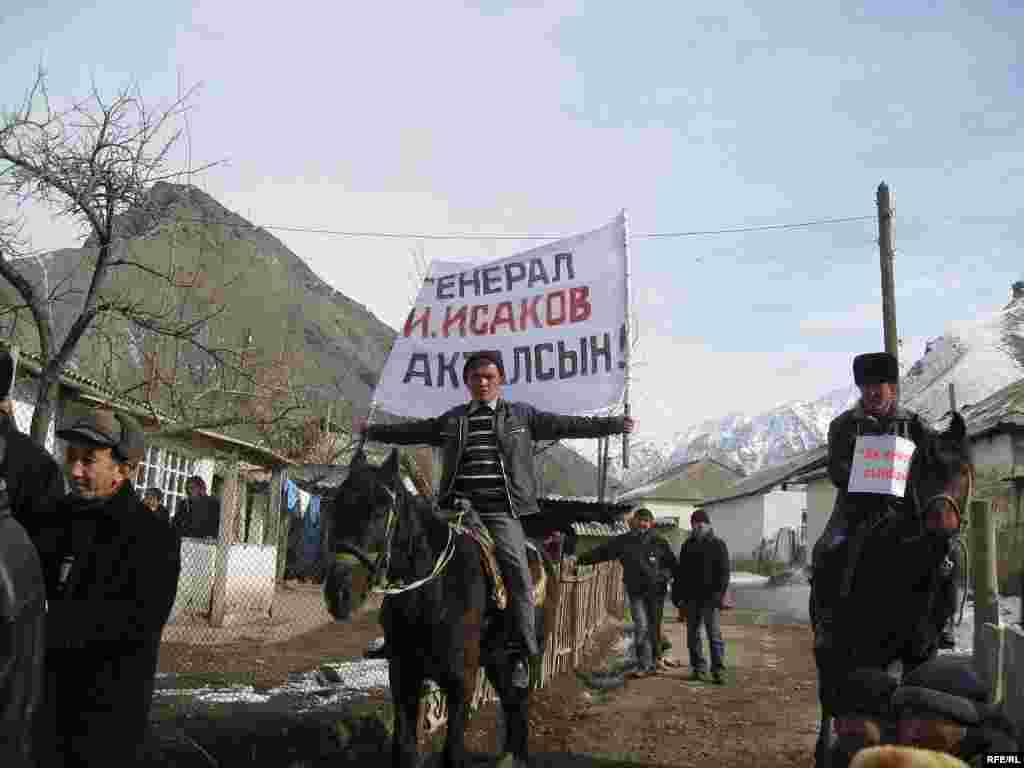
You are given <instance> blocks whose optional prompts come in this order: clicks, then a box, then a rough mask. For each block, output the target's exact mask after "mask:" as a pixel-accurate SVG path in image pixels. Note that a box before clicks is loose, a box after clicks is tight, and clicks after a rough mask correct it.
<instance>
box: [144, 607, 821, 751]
mask: <svg viewBox="0 0 1024 768" xmlns="http://www.w3.org/2000/svg"><path fill="white" fill-rule="evenodd" d="M674 616H675V611H674V610H673V611H671V612H669V615H668V616H667V617H666V619H667V623H666V624H665V626H664V630H665V634H666V635H667V636H668V637H669V639H670V640H671V641H672V643H673V646H674V647H673V649H672V651H670V652H669V657H670V658H674V659H677V660H680V661H681V662H682V666H681V667H678V668H676V669H672V670H670V671H667V672H665V673H662V674H661V675H659V676H657V677H652V678H646V679H642V680H635V681H628V682H627V683H626V684H625V685H624V686H623V687H620V688H618V689H615V690H612V691H598V690H594V689H592V688H589V687H588V686H587V685H586V683H585V681H584V680H583V679H581V676H577V675H572V674H567V675H563V676H561V677H559V678H557V679H556V680H554V681H552V683H551V684H550V685H549V686H548V687H547V688H546V689H544V690H541V691H536V692H535V693H534V695H533V701H532V713H531V714H532V717H531V719H532V723H533V724H532V727H531V737H530V743H531V750H532V752H533V755H534V761H533V765H534V767H535V768H611V766H621V767H622V768H653V767H654V766H659V767H660V766H666V767H667V766H673V767H674V768H686V767H687V766H694V767H696V766H700V767H701V768H710V767H712V766H714V767H717V766H737V768H753V767H754V766H756V767H757V768H782V767H783V766H787V767H788V766H792V767H794V768H795V767H797V766H799V767H800V768H805V767H807V766H810V765H811V763H812V761H811V754H812V750H813V745H814V739H815V733H816V731H815V729H816V725H817V717H818V712H817V697H816V691H815V680H814V670H813V662H812V659H811V648H810V644H811V634H810V629H809V628H808V627H807V626H806V625H791V624H777V623H768V621H767V619H768V616H766V614H765V613H764V612H760V611H753V610H735V611H730V612H726V613H725V614H724V615H723V634H724V637H725V642H726V663H727V666H728V668H729V673H728V678H729V679H728V684H727V685H725V686H715V685H712V684H710V683H692V682H689V681H688V680H687V677H688V674H689V669H688V666H687V663H688V660H687V652H686V640H685V626H684V625H682V624H680V623H678V622H677V621H676V620H675V618H674ZM624 626H625V625H624V624H623V623H622V622H612V623H611V624H609V626H608V627H607V628H606V629H605V630H603V631H602V632H600V633H599V635H598V639H597V642H596V644H595V647H594V648H593V649H591V652H590V653H589V654H588V657H587V659H586V660H585V662H584V666H583V668H582V669H581V670H580V671H581V672H594V671H607V670H608V669H609V668H610V667H612V666H613V665H614V664H615V663H616V662H617V661H620V660H621V659H620V657H619V654H617V653H615V652H614V649H613V647H614V645H615V643H616V641H620V640H621V638H622V634H623V627H624ZM378 633H379V627H378V626H377V624H376V617H375V616H374V615H373V614H368V615H365V616H361V617H360V618H359V619H358V620H357V621H356V622H355V623H354V624H352V625H348V626H344V625H329V626H325V627H322V628H321V629H319V630H316V631H314V632H310V633H307V634H304V635H302V636H300V637H296V638H293V639H291V640H288V641H285V642H282V643H275V644H273V645H263V646H257V645H256V644H255V643H239V644H237V645H235V646H234V647H232V648H230V649H228V648H224V647H221V648H217V649H213V648H187V647H182V646H165V647H164V648H163V649H162V652H161V669H162V670H164V671H168V672H171V671H173V672H177V673H178V674H179V675H183V676H184V677H186V678H188V677H197V678H200V679H203V678H206V679H207V680H208V682H210V683H213V682H214V680H211V679H209V678H211V677H212V678H214V679H216V678H219V677H221V676H223V677H224V678H230V679H232V680H235V681H237V680H238V679H239V676H241V678H242V679H245V680H246V681H247V682H249V684H251V685H254V686H255V687H256V688H257V689H259V688H262V687H272V686H274V685H279V684H280V683H281V682H282V681H283V679H284V678H286V677H287V676H288V675H289V674H290V673H295V672H301V671H306V670H310V669H315V668H316V667H317V665H318V664H320V663H321V662H323V661H325V660H327V659H333V660H341V659H346V658H348V659H351V658H354V657H358V656H359V655H360V654H361V652H362V650H363V649H364V648H365V647H366V643H367V641H368V640H369V639H372V638H373V637H374V636H376V635H377V634H378ZM374 700H377V701H380V702H381V704H383V703H384V701H385V700H386V694H375V695H371V696H370V697H369V700H367V701H366V702H365V703H367V704H370V703H372V701H374ZM314 715H315V712H308V711H307V714H304V715H303V714H293V715H292V716H290V717H289V718H288V721H287V722H286V723H285V725H287V728H288V732H289V733H291V734H293V736H291V737H289V738H294V739H296V740H297V741H296V742H295V743H294V744H291V745H288V746H287V752H288V753H290V754H292V755H294V756H295V757H299V756H300V755H305V757H304V759H302V760H299V761H298V762H294V763H293V762H291V761H292V760H294V758H291V759H290V760H288V761H285V762H284V763H279V758H277V757H275V758H274V759H272V760H270V762H264V761H263V760H260V759H256V760H251V759H247V760H246V761H245V764H249V765H267V766H270V765H275V766H276V765H279V764H280V765H281V766H282V768H283V766H287V765H290V764H295V765H302V766H313V765H337V764H340V763H339V762H338V753H337V752H336V751H335V750H334V749H327V748H326V747H325V748H323V749H321V748H317V747H316V746H315V743H316V742H317V741H318V740H319V739H321V738H322V734H321V735H320V736H317V735H316V734H317V733H319V732H320V731H324V732H326V731H325V730H324V729H325V728H326V729H328V730H329V726H330V723H329V722H328V721H330V719H331V718H332V717H334V716H335V715H333V714H332V713H331V712H329V711H326V708H325V711H324V712H323V713H322V717H321V716H314ZM189 717H190V719H189V720H188V721H187V722H189V723H192V724H193V726H198V725H199V723H198V722H197V721H196V720H195V719H194V718H196V717H198V718H199V719H200V720H202V719H206V718H205V717H204V715H202V714H198V713H193V714H191V715H190V716H189ZM223 717H224V715H223V714H218V715H217V718H218V722H217V724H216V725H215V727H214V728H213V730H208V729H207V730H206V731H205V732H202V733H200V732H197V733H195V734H194V736H195V739H196V740H197V741H201V742H202V743H204V744H205V745H206V748H207V749H208V750H209V751H211V753H214V754H216V753H217V752H221V749H222V745H221V743H220V742H226V741H227V740H230V741H232V742H234V741H238V739H239V738H242V737H239V736H231V737H230V738H229V739H228V738H227V737H228V732H229V731H233V730H234V728H235V727H238V728H241V729H244V730H245V732H246V733H248V734H249V735H247V736H245V737H244V740H250V741H251V740H253V739H254V738H255V737H254V736H253V734H254V733H263V734H265V735H266V734H268V733H270V732H273V731H276V732H277V733H278V734H281V733H282V732H283V729H281V728H278V725H280V724H277V723H276V721H275V724H274V725H272V724H271V723H270V722H269V721H268V722H261V724H260V725H258V726H253V725H252V724H249V725H246V724H245V723H246V722H247V721H248V720H250V719H253V718H254V717H255V712H254V713H253V714H251V715H246V714H244V712H243V711H238V712H237V713H236V714H235V715H233V716H232V717H231V718H230V720H231V723H232V724H231V725H229V722H228V721H227V720H224V719H221V718H223ZM260 717H267V715H260ZM321 719H323V720H324V724H323V726H322V727H320V728H319V731H316V730H315V729H314V730H307V731H303V729H298V728H296V725H295V723H296V722H298V723H300V724H302V723H304V724H305V725H304V726H303V728H312V727H313V726H314V722H313V721H315V720H316V721H318V720H321ZM177 720H178V724H179V725H180V723H181V722H182V721H181V720H180V718H177ZM236 721H237V722H236ZM254 722H255V721H254ZM282 722H284V721H282ZM211 725H212V723H211ZM191 729H192V726H190V727H189V730H191ZM254 729H255V730H254ZM303 733H305V735H302V734H303ZM495 733H496V716H495V709H494V707H493V705H492V706H489V707H487V708H485V709H484V710H483V711H481V712H479V713H478V714H477V715H476V717H475V718H474V719H473V721H472V723H471V724H470V727H469V731H468V733H467V739H468V743H469V747H470V748H471V749H472V750H473V752H474V753H475V759H474V761H473V763H474V766H478V765H480V766H482V765H493V764H494V757H493V755H494V753H495V751H496V737H495ZM207 737H209V738H210V740H209V741H207V740H206V739H207ZM281 739H282V737H281V736H280V735H279V736H278V737H277V738H275V739H272V740H271V741H272V750H273V752H275V753H277V754H278V755H280V754H281V752H280V751H279V750H282V749H284V745H282V744H281V743H280V740H281ZM311 740H312V741H311ZM434 741H435V742H437V739H436V738H435V740H434ZM425 746H427V747H429V745H426V744H425ZM267 748H268V749H270V748H271V744H270V742H268V746H267ZM223 749H225V750H226V749H227V746H226V744H225V746H223ZM253 750H254V752H255V746H254V747H253ZM260 750H261V752H260V757H262V756H263V752H262V750H264V746H263V745H262V744H261V746H260ZM330 755H334V757H330ZM217 756H218V757H220V758H221V760H222V762H221V765H233V764H235V763H234V759H233V758H234V755H233V754H232V756H231V757H229V756H228V754H227V753H226V752H221V754H219V755H217ZM225 758H226V759H225ZM267 759H270V754H269V752H268V754H267ZM387 763H388V761H387V760H386V759H385V758H383V756H382V758H381V762H380V765H386V764H387ZM168 764H170V765H178V766H185V765H189V763H187V762H178V761H175V762H172V763H168ZM200 764H201V763H200ZM240 764H241V763H240ZM359 764H360V765H366V766H373V765H376V764H377V761H376V760H375V758H371V757H369V756H367V755H364V756H362V757H361V759H360V760H359ZM433 764H434V761H433V760H431V761H429V762H428V765H433Z"/></svg>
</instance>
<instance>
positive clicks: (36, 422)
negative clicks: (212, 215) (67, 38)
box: [0, 70, 306, 443]
mask: <svg viewBox="0 0 1024 768" xmlns="http://www.w3.org/2000/svg"><path fill="white" fill-rule="evenodd" d="M195 91H196V88H195V87H193V88H190V89H188V90H186V91H184V92H183V93H182V94H181V95H180V96H179V97H178V98H177V99H176V100H175V101H174V102H173V103H172V104H171V105H170V106H168V107H164V108H160V109H151V108H150V107H149V106H148V105H147V104H146V102H145V101H144V100H143V98H142V95H141V93H140V92H139V89H138V88H137V87H135V86H130V87H126V88H122V89H121V90H119V91H117V92H116V93H115V94H114V96H113V97H112V98H111V99H109V100H108V99H106V98H105V97H104V96H103V95H102V94H101V93H100V91H99V89H98V88H96V87H95V86H94V87H93V88H92V90H91V93H90V94H89V96H88V97H87V98H86V99H84V100H82V101H79V102H75V103H73V104H72V105H71V106H70V107H68V108H66V109H61V110H57V109H55V108H54V107H53V105H52V104H51V101H50V98H49V95H48V93H47V88H46V73H45V72H44V71H42V70H40V72H39V73H38V75H37V77H36V80H35V82H34V84H33V85H32V87H31V88H30V89H29V90H28V93H27V94H26V97H25V99H24V102H23V103H22V105H21V106H20V107H19V108H18V109H15V110H13V111H9V112H6V113H4V114H3V115H2V116H0V189H2V191H3V193H4V194H5V195H7V197H8V198H9V199H11V200H13V201H16V202H17V204H18V205H19V206H20V205H24V204H35V205H46V206H49V207H50V209H51V210H53V211H54V212H55V214H56V215H57V216H58V217H63V218H66V219H70V220H71V221H74V222H76V223H77V224H79V225H80V226H81V228H82V230H83V235H84V236H85V248H84V249H82V251H81V253H82V255H81V257H80V260H79V263H78V264H77V266H76V267H75V268H74V270H73V273H72V274H65V275H63V277H60V278H59V279H55V280H50V279H49V276H48V273H47V265H46V263H45V260H44V259H41V258H39V256H38V254H35V253H34V252H33V251H32V250H31V249H30V244H29V243H28V241H27V239H26V238H25V237H24V235H23V225H22V222H21V221H19V220H17V219H9V218H8V219H6V220H0V277H2V278H3V279H4V281H6V283H8V284H9V286H10V287H11V288H13V293H14V296H15V300H14V301H13V302H3V303H5V304H6V305H7V306H0V313H13V314H15V316H17V314H18V313H20V312H23V311H27V313H28V315H29V316H30V317H31V320H32V326H33V330H34V333H33V334H31V336H30V339H29V342H30V344H31V343H32V342H34V343H35V344H36V345H37V349H36V350H34V351H37V354H38V355H39V357H40V359H41V360H42V361H43V366H42V373H41V376H40V379H39V385H38V391H37V394H36V407H35V413H34V414H33V418H32V428H31V434H32V437H33V439H35V440H36V441H37V442H40V443H42V442H43V440H44V439H45V436H46V431H47V426H48V424H49V422H50V420H51V418H52V414H53V408H54V402H55V400H56V395H57V382H58V381H59V379H60V376H61V374H62V373H63V372H65V371H66V370H67V369H68V367H69V366H74V365H75V364H76V357H83V358H85V359H88V360H89V364H90V373H94V372H96V371H97V370H98V371H99V375H98V379H99V380H100V381H101V383H105V384H107V385H108V386H109V387H110V388H112V389H114V390H115V391H118V392H119V393H120V394H122V395H131V396H133V397H134V398H136V399H138V400H142V401H143V402H144V403H145V404H146V406H147V408H148V409H149V411H150V415H151V416H152V419H153V420H154V421H156V422H157V423H158V424H160V426H161V431H165V432H176V431H183V432H187V431H190V430H193V429H196V428H207V429H217V428H226V427H230V426H234V425H239V424H249V425H254V426H255V428H256V429H257V430H258V432H259V433H260V434H262V435H263V436H265V437H268V438H269V437H275V438H279V439H280V440H282V441H283V442H284V443H287V442H288V441H289V440H293V439H294V438H293V437H291V436H290V435H291V434H292V433H293V432H294V430H295V429H296V427H297V425H298V423H299V422H298V421H297V418H298V416H297V414H298V413H299V412H300V411H301V410H302V409H303V407H304V406H305V405H306V403H305V402H304V399H303V397H302V396H301V394H300V388H298V387H297V386H296V385H295V383H294V382H293V381H292V376H293V372H294V371H295V370H298V368H297V366H296V361H294V360H290V359H288V358H287V356H286V355H284V354H283V353H282V354H279V355H276V356H267V355H263V354H261V353H260V352H259V350H258V349H256V348H255V347H254V346H253V345H252V343H251V340H248V341H247V340H244V339H243V340H242V341H241V343H239V340H238V339H223V338H220V337H217V336H216V334H214V333H212V332H211V329H213V328H215V327H217V321H218V319H219V318H221V317H222V315H224V314H225V312H226V310H227V299H228V297H229V296H230V293H231V289H232V284H233V281H234V280H235V279H237V277H238V276H234V277H229V278H226V279H222V280H221V281H220V282H219V283H218V284H215V283H214V281H212V280H211V278H210V274H209V272H208V270H206V269H204V267H203V263H202V262H203V260H204V259H206V260H207V261H208V260H209V259H216V258H218V252H217V244H216V243H215V242H211V243H210V244H209V245H207V246H206V249H205V253H204V245H203V243H204V239H210V240H214V239H215V238H214V236H213V235H211V234H210V233H211V231H212V230H214V229H216V228H217V227H216V225H218V224H221V222H204V221H202V220H200V221H199V226H193V225H194V224H195V222H194V220H191V219H188V218H185V219H181V218H180V217H179V216H178V214H177V209H176V206H175V199H176V198H175V194H176V193H177V192H178V191H180V190H181V189H184V190H185V191H186V192H188V191H189V190H191V189H192V188H191V187H190V186H185V187H178V186H174V185H172V184H167V183H165V182H174V181H177V180H182V179H190V178H191V174H193V173H197V172H201V171H203V170H206V169H207V168H209V167H211V166H212V165H213V164H212V163H211V164H208V165H205V166H201V167H198V168H192V167H187V168H184V169H179V168H175V167H174V165H173V163H172V160H171V152H172V150H173V149H174V148H175V146H176V145H177V144H178V142H179V140H180V139H181V137H182V136H183V133H184V131H187V120H186V113H187V110H188V105H189V102H190V100H191V99H192V98H193V96H194V94H195ZM189 154H191V152H189ZM158 193H159V194H158ZM206 224H209V225H210V226H208V227H207V226H205V225H206ZM186 230H187V231H188V233H189V234H188V235H186V237H187V238H189V239H190V242H191V243H192V244H193V245H194V244H195V242H196V240H197V239H198V242H199V246H198V250H199V254H200V256H199V257H196V258H193V260H192V263H189V262H188V258H186V257H183V256H182V255H181V252H180V251H179V250H176V247H175V242H176V237H177V235H178V234H179V232H180V231H186ZM154 239H160V240H161V242H163V243H166V244H167V245H165V246H164V248H163V250H162V251H160V254H161V255H157V254H156V253H155V251H154V249H153V248H151V247H149V246H148V245H147V241H153V240H154ZM33 255H35V256H36V257H37V258H36V261H37V262H38V268H39V269H40V270H41V272H42V276H43V279H42V280H39V279H35V280H33V279H31V269H32V268H33V265H32V264H31V263H30V262H31V260H30V259H28V258H27V257H29V256H33ZM243 271H244V270H243ZM55 308H59V310H60V314H61V317H60V319H59V321H58V320H56V319H55V312H54V309H55ZM58 326H59V327H58ZM83 343H87V345H88V346H87V347H83V346H82V345H83ZM83 352H87V353H88V354H87V355H84V354H82V353H83ZM126 369H127V370H134V371H137V372H138V375H137V376H134V377H126V376H125V375H124V373H125V370H126ZM126 378H134V380H132V381H126Z"/></svg>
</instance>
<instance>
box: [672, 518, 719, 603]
mask: <svg viewBox="0 0 1024 768" xmlns="http://www.w3.org/2000/svg"><path fill="white" fill-rule="evenodd" d="M728 588H729V548H728V547H726V545H725V542H724V541H722V539H720V538H718V537H717V536H715V533H714V531H709V532H708V533H706V534H704V535H703V536H694V535H691V536H689V537H688V538H687V539H686V541H684V542H683V546H681V547H680V548H679V565H678V566H677V567H676V571H675V576H674V578H673V580H672V602H673V603H675V604H676V605H679V604H680V603H683V602H686V601H690V600H701V601H704V600H707V601H710V602H720V601H721V598H722V594H723V593H724V592H725V590H726V589H728Z"/></svg>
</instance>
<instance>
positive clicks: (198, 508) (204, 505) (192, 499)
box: [172, 475, 220, 539]
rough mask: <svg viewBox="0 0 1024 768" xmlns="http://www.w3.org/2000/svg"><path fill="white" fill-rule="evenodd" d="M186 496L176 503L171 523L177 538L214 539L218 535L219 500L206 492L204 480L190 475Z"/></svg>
mask: <svg viewBox="0 0 1024 768" xmlns="http://www.w3.org/2000/svg"><path fill="white" fill-rule="evenodd" d="M186 491H187V492H188V496H187V497H186V498H184V499H183V500H182V501H180V502H179V503H178V509H177V511H176V512H175V513H174V519H173V520H172V525H173V526H174V530H175V531H176V532H177V534H178V537H179V538H186V537H187V538H192V539H216V538H217V537H218V536H219V535H220V500H219V499H217V497H216V496H210V495H208V494H207V492H206V481H205V480H203V478H201V477H200V476H199V475H192V477H190V478H189V479H188V483H187V484H186Z"/></svg>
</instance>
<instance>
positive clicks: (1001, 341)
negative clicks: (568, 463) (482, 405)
mask: <svg viewBox="0 0 1024 768" xmlns="http://www.w3.org/2000/svg"><path fill="white" fill-rule="evenodd" d="M1012 291H1013V293H1012V298H1011V300H1010V302H1009V303H1008V304H1007V305H1006V306H1005V307H1003V308H1002V309H999V310H997V311H995V312H993V313H991V314H990V315H988V316H985V317H981V318H978V319H977V320H976V321H974V322H972V323H961V324H955V325H951V326H950V327H949V328H948V329H947V331H946V332H945V333H944V334H943V335H942V336H939V337H938V338H935V339H933V340H931V341H930V342H928V344H927V345H926V347H925V354H924V355H923V356H922V357H921V358H920V359H919V360H917V361H916V362H915V363H913V365H911V366H910V367H909V368H904V370H905V373H904V375H903V378H902V379H901V382H900V401H901V403H903V404H904V405H906V406H907V407H909V408H911V409H913V410H915V411H917V412H918V413H920V414H921V415H922V416H923V417H924V418H925V419H926V420H928V421H932V422H935V421H940V420H941V419H943V417H945V416H946V415H947V414H948V412H949V384H950V383H952V384H953V387H954V392H955V395H956V402H957V407H958V408H963V407H964V406H968V405H971V404H972V403H977V402H978V401H980V400H983V399H984V398H986V397H988V396H989V395H991V394H993V393H994V392H996V391H998V390H1000V389H1002V388H1003V387H1005V386H1007V385H1008V384H1012V383H1013V382H1015V381H1017V380H1019V379H1021V378H1022V377H1024V282H1018V283H1014V285H1013V289H1012ZM858 396H859V393H858V391H857V388H856V387H855V386H853V385H852V384H851V385H850V386H849V387H846V388H842V389H837V390H834V391H832V392H828V393H826V394H825V395H823V396H822V397H820V398H818V399H817V400H813V401H810V402H804V401H794V402H790V403H784V404H783V405H780V406H777V407H776V408H772V409H771V410H768V411H763V412H761V413H757V414H753V415H750V414H745V413H743V412H740V411H738V412H734V413H730V414H727V415H725V416H723V417H720V418H717V419H709V420H707V421H704V422H701V423H700V424H696V425H693V426H691V427H688V428H686V429H684V430H682V431H680V432H678V433H676V435H675V436H674V438H673V439H672V440H670V441H667V442H665V443H662V444H659V443H656V442H654V441H650V440H643V439H634V441H633V443H632V445H631V447H630V468H629V469H628V470H623V469H622V467H621V462H619V461H618V460H615V461H612V462H611V465H610V470H611V472H612V474H613V475H615V476H616V478H617V479H618V481H619V482H621V483H622V484H623V485H624V486H625V487H627V488H630V487H635V486H637V485H640V484H642V483H643V482H645V481H646V480H648V479H649V478H651V477H654V476H655V475H657V474H658V473H660V472H662V471H663V470H665V469H667V468H668V467H670V466H673V465H676V464H680V463H683V462H686V461H691V460H693V459H697V458H702V457H708V456H710V457H712V458H715V459H717V460H719V461H723V462H725V463H729V464H732V465H734V466H738V467H741V468H742V469H743V470H744V471H745V472H746V473H748V474H750V473H753V472H757V471H759V470H761V469H765V468H766V467H770V466H773V465H775V464H780V463H782V462H784V461H786V460H787V459H789V458H791V457H792V456H795V455H797V454H799V453H803V452H804V451H807V450H810V449H811V448H816V447H817V446H819V445H821V444H823V443H824V442H826V441H827V439H828V425H829V422H831V421H832V419H833V418H835V417H836V416H837V415H838V414H839V413H841V412H842V411H844V410H845V409H847V408H849V407H850V406H851V405H853V404H854V403H855V402H856V400H857V398H858ZM573 442H574V443H581V444H580V445H576V444H574V445H573V446H572V447H573V448H574V449H577V450H581V452H582V450H586V448H587V447H589V446H587V447H585V446H584V445H582V443H584V442H590V443H593V441H573ZM620 449H621V442H619V441H617V440H613V441H612V447H611V450H610V454H611V455H612V456H614V457H617V456H618V455H619V453H620ZM590 458H591V459H593V458H594V457H590Z"/></svg>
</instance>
